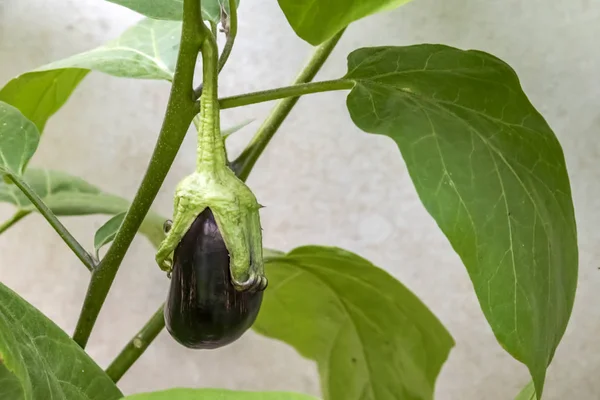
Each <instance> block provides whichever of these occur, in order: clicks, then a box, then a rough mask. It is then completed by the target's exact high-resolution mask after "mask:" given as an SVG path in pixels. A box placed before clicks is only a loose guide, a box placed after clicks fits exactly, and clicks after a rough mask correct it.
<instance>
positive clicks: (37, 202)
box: [7, 174, 96, 271]
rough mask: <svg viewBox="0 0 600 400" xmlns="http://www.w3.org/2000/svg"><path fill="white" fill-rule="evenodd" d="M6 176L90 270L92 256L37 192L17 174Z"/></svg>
mask: <svg viewBox="0 0 600 400" xmlns="http://www.w3.org/2000/svg"><path fill="white" fill-rule="evenodd" d="M7 176H8V178H9V179H10V180H12V181H13V182H14V184H15V185H16V186H17V187H18V188H19V189H21V191H22V192H23V194H25V196H27V198H28V199H29V201H31V203H32V204H33V205H34V206H35V208H37V209H38V211H39V212H40V214H42V215H43V216H44V218H46V221H48V223H49V224H50V225H51V226H52V227H53V228H54V230H55V231H56V233H58V235H59V236H60V237H61V238H62V240H63V241H64V242H65V243H66V244H67V246H69V248H70V249H71V250H72V251H73V253H75V255H76V256H77V258H79V259H80V260H81V262H82V263H83V265H85V267H86V268H87V269H88V270H90V271H92V270H93V269H94V268H95V266H96V265H95V261H94V258H93V257H92V256H91V255H90V253H88V252H87V251H86V250H85V249H84V248H83V246H82V245H81V244H79V242H78V241H77V239H75V238H74V237H73V235H71V233H70V232H69V231H68V230H67V228H65V226H64V225H63V224H62V223H61V222H60V221H59V220H58V218H56V215H54V213H53V212H52V210H50V209H49V208H48V206H47V205H46V204H45V203H44V202H43V200H42V199H40V197H39V196H38V195H37V193H36V192H35V191H34V190H33V189H32V188H31V186H29V185H28V184H27V183H26V182H24V181H23V180H22V179H21V178H19V177H18V176H15V175H13V174H7Z"/></svg>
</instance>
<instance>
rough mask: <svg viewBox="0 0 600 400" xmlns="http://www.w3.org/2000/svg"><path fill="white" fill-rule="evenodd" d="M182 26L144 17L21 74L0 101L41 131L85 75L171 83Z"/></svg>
mask: <svg viewBox="0 0 600 400" xmlns="http://www.w3.org/2000/svg"><path fill="white" fill-rule="evenodd" d="M180 31H181V23H180V22H173V21H156V20H151V19H144V20H142V21H140V22H139V23H138V24H136V25H134V26H133V27H131V28H129V29H128V30H127V31H125V32H124V33H123V34H122V35H121V36H120V37H119V38H117V39H115V40H113V41H111V42H109V43H107V44H106V45H104V46H101V47H98V48H96V49H93V50H90V51H87V52H84V53H80V54H76V55H74V56H71V57H69V58H66V59H64V60H60V61H56V62H53V63H50V64H47V65H44V66H42V67H40V68H37V69H35V70H34V71H31V72H27V73H25V74H22V75H20V76H18V77H16V78H14V79H12V80H11V81H9V82H8V83H7V84H6V86H4V87H3V88H2V89H1V90H0V101H4V102H6V103H8V104H11V105H12V106H14V107H16V108H18V109H19V110H20V111H21V112H22V113H23V114H24V115H25V116H26V117H27V118H29V119H30V120H31V121H32V122H33V123H35V125H36V126H37V128H38V130H39V131H40V132H42V130H43V129H44V126H45V125H46V122H47V121H48V119H49V118H50V117H51V116H52V115H53V114H54V113H55V112H56V111H58V110H59V109H60V107H62V106H63V105H64V104H65V102H66V101H67V100H68V98H69V97H70V96H71V94H72V93H73V91H74V90H75V88H77V86H78V85H79V83H80V82H81V81H82V80H83V78H84V77H85V76H86V75H87V74H88V73H89V72H90V70H93V71H99V72H104V73H106V74H109V75H113V76H116V77H123V78H138V79H165V80H168V81H170V80H172V79H173V74H174V70H175V63H176V59H177V52H178V51H179V40H180Z"/></svg>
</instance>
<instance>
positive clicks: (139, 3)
mask: <svg viewBox="0 0 600 400" xmlns="http://www.w3.org/2000/svg"><path fill="white" fill-rule="evenodd" d="M107 1H110V2H111V3H115V4H120V5H122V6H125V7H127V8H129V9H131V10H133V11H136V12H138V13H140V14H143V15H145V16H146V17H150V18H154V19H166V20H173V21H181V17H182V15H183V0H107ZM236 3H237V4H239V3H240V1H239V0H236ZM221 5H224V6H225V9H226V10H229V1H228V0H202V17H203V18H204V19H205V20H207V21H212V22H219V21H220V19H221Z"/></svg>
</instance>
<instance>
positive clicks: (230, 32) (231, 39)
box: [194, 0, 238, 109]
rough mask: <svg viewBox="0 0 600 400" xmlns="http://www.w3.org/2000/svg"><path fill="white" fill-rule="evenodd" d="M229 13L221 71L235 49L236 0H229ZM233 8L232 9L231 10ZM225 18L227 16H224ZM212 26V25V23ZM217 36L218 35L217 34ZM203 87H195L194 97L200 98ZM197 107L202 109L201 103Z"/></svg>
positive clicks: (201, 85)
mask: <svg viewBox="0 0 600 400" xmlns="http://www.w3.org/2000/svg"><path fill="white" fill-rule="evenodd" d="M229 10H230V11H229V15H228V16H226V18H227V19H228V21H227V22H222V24H223V29H224V30H225V32H226V35H227V41H226V42H225V47H224V48H223V52H222V53H221V56H220V57H219V72H221V70H222V69H223V67H225V64H226V63H227V60H228V59H229V56H230V54H231V50H232V49H233V44H234V43H235V37H236V36H237V29H238V22H237V21H238V19H237V7H236V4H235V0H229ZM231 10H232V11H231ZM221 13H225V10H224V9H221ZM222 19H223V20H224V19H225V18H222ZM211 26H212V25H211ZM215 37H216V35H215ZM202 88H203V84H202V83H201V84H200V85H198V87H197V88H196V89H194V99H196V100H197V99H199V98H200V96H202ZM197 108H198V109H200V105H199V104H198V105H197Z"/></svg>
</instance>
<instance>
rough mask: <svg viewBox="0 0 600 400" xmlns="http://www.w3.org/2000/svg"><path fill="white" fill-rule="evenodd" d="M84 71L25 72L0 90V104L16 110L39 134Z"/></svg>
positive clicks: (82, 76) (86, 71)
mask: <svg viewBox="0 0 600 400" xmlns="http://www.w3.org/2000/svg"><path fill="white" fill-rule="evenodd" d="M88 72H89V70H86V69H78V68H68V69H58V70H51V71H44V72H28V73H25V74H23V75H21V76H19V77H17V78H14V79H12V80H11V81H9V82H8V83H7V84H6V86H4V87H3V88H2V89H0V101H4V102H6V103H8V104H10V105H12V106H13V107H16V108H18V109H19V110H20V111H21V112H22V113H23V115H25V117H27V118H28V119H29V120H30V121H31V122H33V123H34V124H35V125H36V126H37V128H38V130H39V131H40V132H42V131H43V130H44V127H45V126H46V122H47V121H48V118H50V116H52V115H53V114H54V113H55V112H56V111H58V110H59V109H60V108H61V107H62V106H63V105H64V104H65V102H66V101H67V100H68V99H69V97H70V96H71V93H73V90H75V88H76V87H77V85H79V82H81V80H82V79H83V78H84V77H85V76H86V75H87V73H88Z"/></svg>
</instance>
